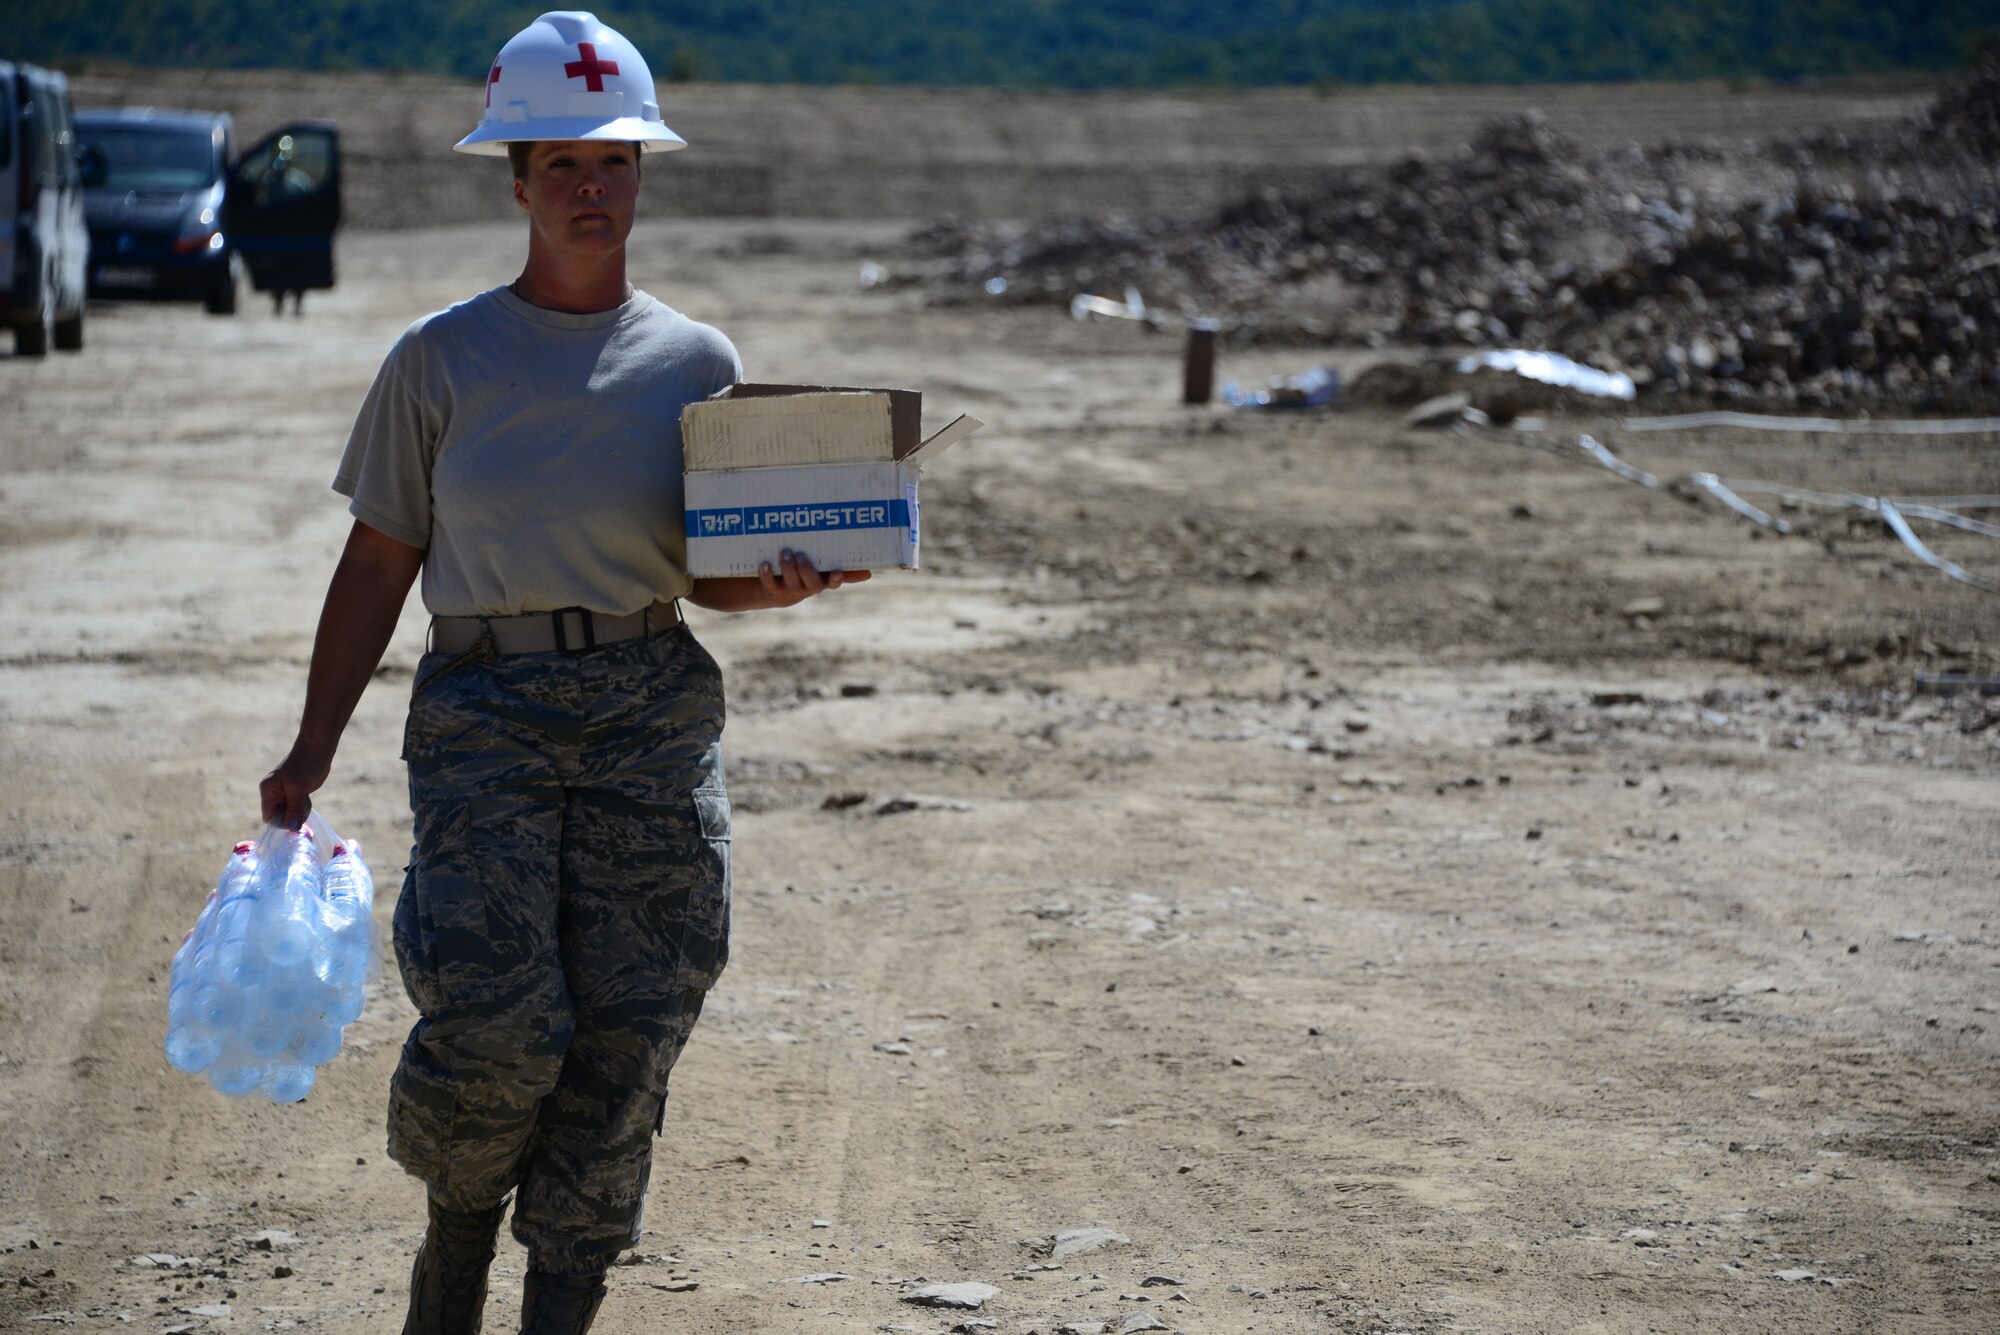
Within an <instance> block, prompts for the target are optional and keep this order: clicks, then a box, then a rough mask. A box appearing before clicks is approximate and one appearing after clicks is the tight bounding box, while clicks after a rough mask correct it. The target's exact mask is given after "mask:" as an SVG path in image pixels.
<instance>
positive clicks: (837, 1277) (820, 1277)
mask: <svg viewBox="0 0 2000 1335" xmlns="http://www.w3.org/2000/svg"><path fill="white" fill-rule="evenodd" d="M853 1278H854V1276H852V1275H844V1274H842V1273H841V1272H840V1271H838V1270H822V1271H820V1272H819V1273H817V1274H812V1275H800V1276H798V1277H797V1278H796V1279H788V1280H786V1281H785V1282H786V1283H787V1284H838V1283H839V1282H840V1281H841V1280H843V1279H853Z"/></svg>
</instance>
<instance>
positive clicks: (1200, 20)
mask: <svg viewBox="0 0 2000 1335" xmlns="http://www.w3.org/2000/svg"><path fill="white" fill-rule="evenodd" d="M11 8H13V9H15V10H16V11H23V10H24V11H25V12H16V13H14V14H12V15H10V16H9V18H8V21H7V24H6V29H7V39H8V40H7V46H8V48H9V49H8V51H7V53H6V54H8V55H10V56H15V57H20V58H27V59H31V60H39V61H42V62H44V63H59V64H64V65H66V66H69V67H71V68H76V67H79V66H82V65H86V64H88V65H101V64H104V63H106V62H116V63H124V64H131V65H139V66H148V67H171V66H180V67H192V66H213V67H221V68H232V69H253V68H265V69H294V70H381V71H391V70H395V71H406V72H424V73H432V74H443V75H453V76H458V77H474V76H477V75H478V74H479V73H480V72H481V71H483V70H484V69H485V68H486V66H487V63H488V61H489V60H490V59H491V57H492V53H493V52H494V51H495V50H497V49H498V48H499V46H500V44H501V43H502V42H503V41H505V40H506V38H507V37H508V36H509V35H510V34H511V33H513V32H515V31H516V30H517V29H519V28H520V27H521V26H522V25H524V24H525V23H527V22H528V21H529V20H530V19H532V18H533V17H534V15H535V14H536V13H538V12H539V10H540V6H539V5H533V4H519V3H515V4H507V5H493V6H480V5H474V4H471V3H468V2H467V0H418V2H416V3H411V2H410V0H352V2H351V3H347V4H342V5H338V6H318V7H314V6H303V7H302V6H298V5H294V4H287V3H280V0H216V2H215V3H209V4H203V5H198V6H197V5H185V6H183V5H157V4H136V3H125V4H119V5H113V6H98V5H89V6H86V5H53V4H45V5H33V4H29V5H26V6H25V7H24V6H22V5H20V4H19V3H16V4H15V5H13V6H11ZM603 17H604V18H605V19H606V20H607V21H610V22H613V23H615V24H617V25H618V26H619V27H620V29H621V30H622V31H624V32H625V33H626V35H628V36H629V37H631V38H632V39H633V40H634V41H636V42H637V43H638V44H639V47H640V49H641V50H642V51H644V52H645V53H646V54H647V57H648V59H649V61H650V62H651V63H652V67H653V73H654V75H655V76H656V77H659V78H662V79H671V80H675V81H686V80H691V79H701V80H713V81H721V82H755V83H805V84H816V85H825V84H839V83H858V84H876V85H930V86H946V87H975V86H977V87H1002V88H1072V89H1083V88H1187V87H1211V88H1243V87H1273V86H1293V87H1301V86H1326V85H1332V84H1379V83H1566V82H1575V81H1604V80H1611V81H1625V80H1645V79H1672V80H1689V79H1757V78H1766V79H1776V80H1790V79H1798V78H1817V77H1828V76H1838V75H1850V74H1858V73H1886V72H1895V71H1924V72H1931V73H1937V72H1941V71H1945V70H1950V69H1956V68H1960V67H1962V66H1964V65H1965V64H1966V63H1967V61H1968V58H1969V57H1970V55H1971V52H1972V50H1973V48H1974V47H1975V46H1976V45H1977V44H1978V43H1979V42H1980V41H1981V40H1990V39H1991V38H1993V37H1994V36H1996V35H2000V0H1926V3H1923V4H1882V3H1879V0H1772V3H1768V4H1762V5H1731V4H1726V3H1724V2H1723V0H1659V2H1658V3H1654V4H1649V5H1643V6H1635V5H1631V4H1628V3H1625V2H1624V0H1243V2H1242V3H1238V4H1231V5H1203V4H1199V3H1196V0H1159V3H1154V4H1148V5H1130V4H1107V3H1103V0H1095V2H1094V3H1082V2H1080V0H1029V2H1027V3H1016V4H1007V5H955V4H948V3H944V0H849V2H848V3H845V4H841V5H826V4H822V3H819V2H818V0H747V3H746V2H743V0H735V2H732V3H722V0H676V3H673V4H668V3H666V0H625V2H624V3H620V4H617V5H613V6H609V7H606V9H605V10H604V13H603Z"/></svg>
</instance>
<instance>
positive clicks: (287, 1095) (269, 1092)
mask: <svg viewBox="0 0 2000 1335" xmlns="http://www.w3.org/2000/svg"><path fill="white" fill-rule="evenodd" d="M313 1079H314V1076H313V1068H312V1067H311V1066H309V1065H307V1064H306V1063H304V1062H293V1061H281V1062H275V1063H273V1064H272V1065H271V1066H269V1067H267V1068H266V1069H265V1071H264V1075H263V1079H261V1080H259V1081H258V1082H257V1091H256V1092H257V1093H259V1094H262V1095H263V1096H264V1097H265V1098H267V1099H269V1100H270V1101H271V1102H273V1103H297V1102H298V1101H299V1100H300V1099H302V1098H304V1097H305V1096H306V1095H308V1094H310V1093H312V1087H313Z"/></svg>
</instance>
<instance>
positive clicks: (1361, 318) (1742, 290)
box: [911, 56, 2000, 409]
mask: <svg viewBox="0 0 2000 1335" xmlns="http://www.w3.org/2000/svg"><path fill="white" fill-rule="evenodd" d="M1996 158H2000V56H1989V57H1988V58H1987V60H1986V63H1985V64H1984V66H1983V67H1982V69H1981V70H1980V72H1979V74H1978V75H1977V77H1975V78H1974V79H1973V80H1972V81H1971V82H1969V83H1967V84H1965V85H1964V86H1962V87H1958V88H1954V89H1952V90H1949V91H1947V92H1946V93H1945V94H1943V95H1942V96H1941V97H1940V98H1939V99H1938V101H1937V102H1936V104H1935V105H1934V106H1933V108H1932V109H1931V111H1930V113H1929V114H1928V116H1926V117H1923V118H1919V119H1918V120H1916V121H1913V122H1911V123H1908V124H1904V125H1897V126H1892V127H1889V128H1886V129H1883V130H1879V131H1874V132H1871V133H1870V134H1868V135H1866V136H1857V135H1852V134H1839V133H1833V132H1811V133H1803V134H1800V133H1793V134H1788V135H1780V136H1776V137H1773V138H1771V139H1768V140H1765V141H1762V142H1760V143H1756V144H1753V145H1748V146H1746V147H1744V148H1741V149H1731V150H1723V149H1716V148H1705V147H1697V146H1692V145H1686V144H1668V145H1661V146H1656V147H1651V148H1640V147H1638V146H1626V147H1623V148H1619V149H1614V150H1610V151H1599V150H1592V149H1589V148H1587V147H1585V146H1583V145H1581V144H1579V143H1577V142H1576V141H1575V140H1573V139H1570V138H1568V137H1567V136H1564V135H1562V134H1559V133H1557V132H1556V131H1554V130H1552V129H1551V128H1550V127H1549V126H1548V125H1547V124H1546V123H1545V122H1544V121H1543V120H1542V119H1541V118H1540V117H1539V116H1536V115H1533V114H1529V115H1526V116H1516V117H1508V118H1503V119H1499V120H1495V121H1492V122H1490V123H1488V124H1487V125H1486V126H1485V127H1484V128H1483V129H1482V130H1481V131H1480V133H1479V134H1478V135H1477V136H1476V137H1475V139H1474V140H1473V142H1472V143H1471V144H1470V145H1469V146H1468V147H1467V149H1466V150H1465V151H1464V152H1462V153H1461V154H1458V155H1456V156H1453V157H1450V158H1447V159H1438V160H1427V159H1423V158H1410V159H1406V160H1404V161H1402V162H1399V163H1396V164H1394V165H1391V166H1387V167H1361V168H1348V169H1337V170H1331V171H1329V172H1328V173H1327V175H1326V176H1325V178H1324V179H1323V180H1322V181H1321V183H1320V184H1319V185H1317V186H1316V187H1315V188H1312V189H1309V190H1302V191H1289V192H1280V191H1275V190H1267V191H1262V192H1259V193H1257V194H1255V195H1253V196H1251V197H1249V198H1246V199H1244V200H1241V201H1240V202H1237V203H1235V204H1233V205H1231V206H1229V207H1226V208H1223V209H1221V210H1219V211H1216V212H1213V213H1209V214H1205V215H1199V216H1195V215H1177V216H1155V217H1125V216H1110V217H1071V218H1059V219H1053V220H1050V221H1047V222H1045V223H1039V224H1036V225H1033V226H1031V227H1029V228H1028V229H1027V230H1026V231H1024V232H1016V233H1010V232H1007V231H1005V230H1003V229H999V228H992V227H985V226H977V225H968V224H964V223H960V222H955V221H950V220H945V221H940V222H935V223H932V224H930V225H928V226H927V227H925V228H923V229H921V230H920V231H918V232H917V233H915V234H914V235H913V236H912V238H911V241H912V245H913V246H914V247H915V248H916V249H917V250H918V252H919V253H921V254H925V255H928V256H931V257H934V259H935V265H934V268H933V271H932V273H931V274H930V276H929V280H928V281H929V283H930V287H931V291H932V293H933V294H934V295H935V296H936V297H938V298H939V299H943V300H964V299H978V300H982V301H996V300H997V301H1005V302H1027V303H1050V304H1061V305H1065V306H1066V305H1067V304H1068V303H1069V301H1070V300H1071V298H1072V297H1073V296H1075V295H1076V294H1078V293H1101V294H1106V295H1112V296H1119V295H1122V294H1123V292H1124V291H1125V289H1126V288H1127V287H1134V288H1137V289H1138V290H1139V291H1140V292H1141V293H1142V294H1143V295H1144V297H1145V299H1146V301H1147V302H1148V304H1149V305H1150V306H1151V307H1152V308H1154V309H1156V310H1157V309H1162V308H1164V309H1168V310H1175V309H1178V310H1180V311H1182V312H1184V313H1186V314H1189V315H1194V314H1203V315H1210V316H1215V317H1219V318H1221V319H1222V320H1223V322H1224V324H1225V327H1226V329H1227V330H1228V331H1229V337H1230V338H1231V339H1232V340H1233V341H1235V342H1237V343H1239V344H1267V345H1268V344H1283V343H1296V344H1314V343H1334V342H1367V343H1372V344H1378V345H1379V344H1385V343H1403V344H1409V343H1415V344H1420V345H1425V346H1431V347H1437V348H1442V349H1463V348H1476V347H1500V346H1511V347H1534V348H1546V349H1550V350H1552V351H1557V352H1562V353H1565V354H1567V355H1569V356H1572V357H1575V358H1577V359H1579V360H1583V361H1587V362H1590V363H1591V364H1593V365H1596V366H1599V367H1603V368H1605V369H1609V370H1622V371H1625V372H1628V373H1629V374H1631V375H1632V377H1633V379H1634V380H1635V381H1637V382H1638V383H1639V384H1640V386H1641V388H1642V392H1645V393H1646V394H1647V395H1648V396H1649V397H1653V396H1659V395H1663V394H1671V393H1686V394H1691V395H1699V396H1701V397H1705V398H1709V399H1722V400H1731V401H1737V400H1747V401H1752V402H1760V403H1774V404H1799V405H1802V406H1813V407H1822V408H1825V407H1834V406H1863V407H1865V406H1873V405H1882V406H1887V405H1895V406H1898V407H1903V408H1910V407H1915V408H1931V409H1945V408H1954V407H1959V408H1963V407H1972V406H1979V407H1987V408H1990V407H1992V406H1993V405H1994V404H1996V403H2000V184H1996V181H1997V180H2000V176H1997V175H1996V173H1995V171H1994V169H1993V165H1992V164H1993V162H1994V160H1995V159H1996ZM996 279H997V280H1004V281H1000V282H996V281H994V280H996Z"/></svg>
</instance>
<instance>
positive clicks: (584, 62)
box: [453, 10, 687, 156]
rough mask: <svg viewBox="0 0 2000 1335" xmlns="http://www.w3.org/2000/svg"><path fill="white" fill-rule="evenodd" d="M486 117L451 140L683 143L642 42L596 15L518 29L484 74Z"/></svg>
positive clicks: (488, 145)
mask: <svg viewBox="0 0 2000 1335" xmlns="http://www.w3.org/2000/svg"><path fill="white" fill-rule="evenodd" d="M485 96H486V116H485V119H483V120H481V121H480V122H479V128H478V129H476V130H474V131H473V132H472V133H471V134H469V135H467V136H465V138H463V139H461V140H459V141H458V143H456V144H455V145H453V147H455V148H456V149H457V150H458V151H459V152H461V153H483V154H487V155H490V156H500V155H503V154H505V153H506V151H507V145H508V144H512V143H520V142H524V141H528V140H537V139H558V140H561V139H619V140H625V141H627V142H630V143H636V144H638V145H639V147H640V149H641V150H642V151H644V152H648V153H658V152H663V151H665V150H667V149H671V148H685V147H687V141H686V140H684V139H682V138H681V137H680V136H679V135H677V134H675V133H674V132H673V131H672V130H669V129H668V128H667V127H666V126H665V125H664V124H663V123H662V122H661V120H660V104H659V102H658V101H656V100H655V99H656V97H657V94H656V93H655V92H654V90H653V73H652V71H651V70H649V69H647V68H646V61H645V57H643V56H641V55H640V54H639V48H638V47H636V46H633V45H632V44H631V43H630V42H628V41H626V40H625V39H624V38H623V37H621V36H620V35H619V34H618V33H617V32H616V31H615V30H613V29H611V28H608V27H606V26H605V25H604V24H602V23H599V22H598V21H597V16H596V15H595V14H586V13H583V12H581V11H579V10H557V11H555V12H554V13H549V14H544V15H542V16H541V17H540V18H538V19H536V20H535V21H534V22H533V23H530V24H529V25H528V26H527V27H525V28H523V29H521V31H519V32H517V33H515V34H514V36H513V38H512V40H510V41H509V42H508V43H507V45H505V46H503V47H501V48H500V54H499V55H497V56H495V57H494V58H493V68H492V69H490V70H488V71H487V74H486V95H485Z"/></svg>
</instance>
